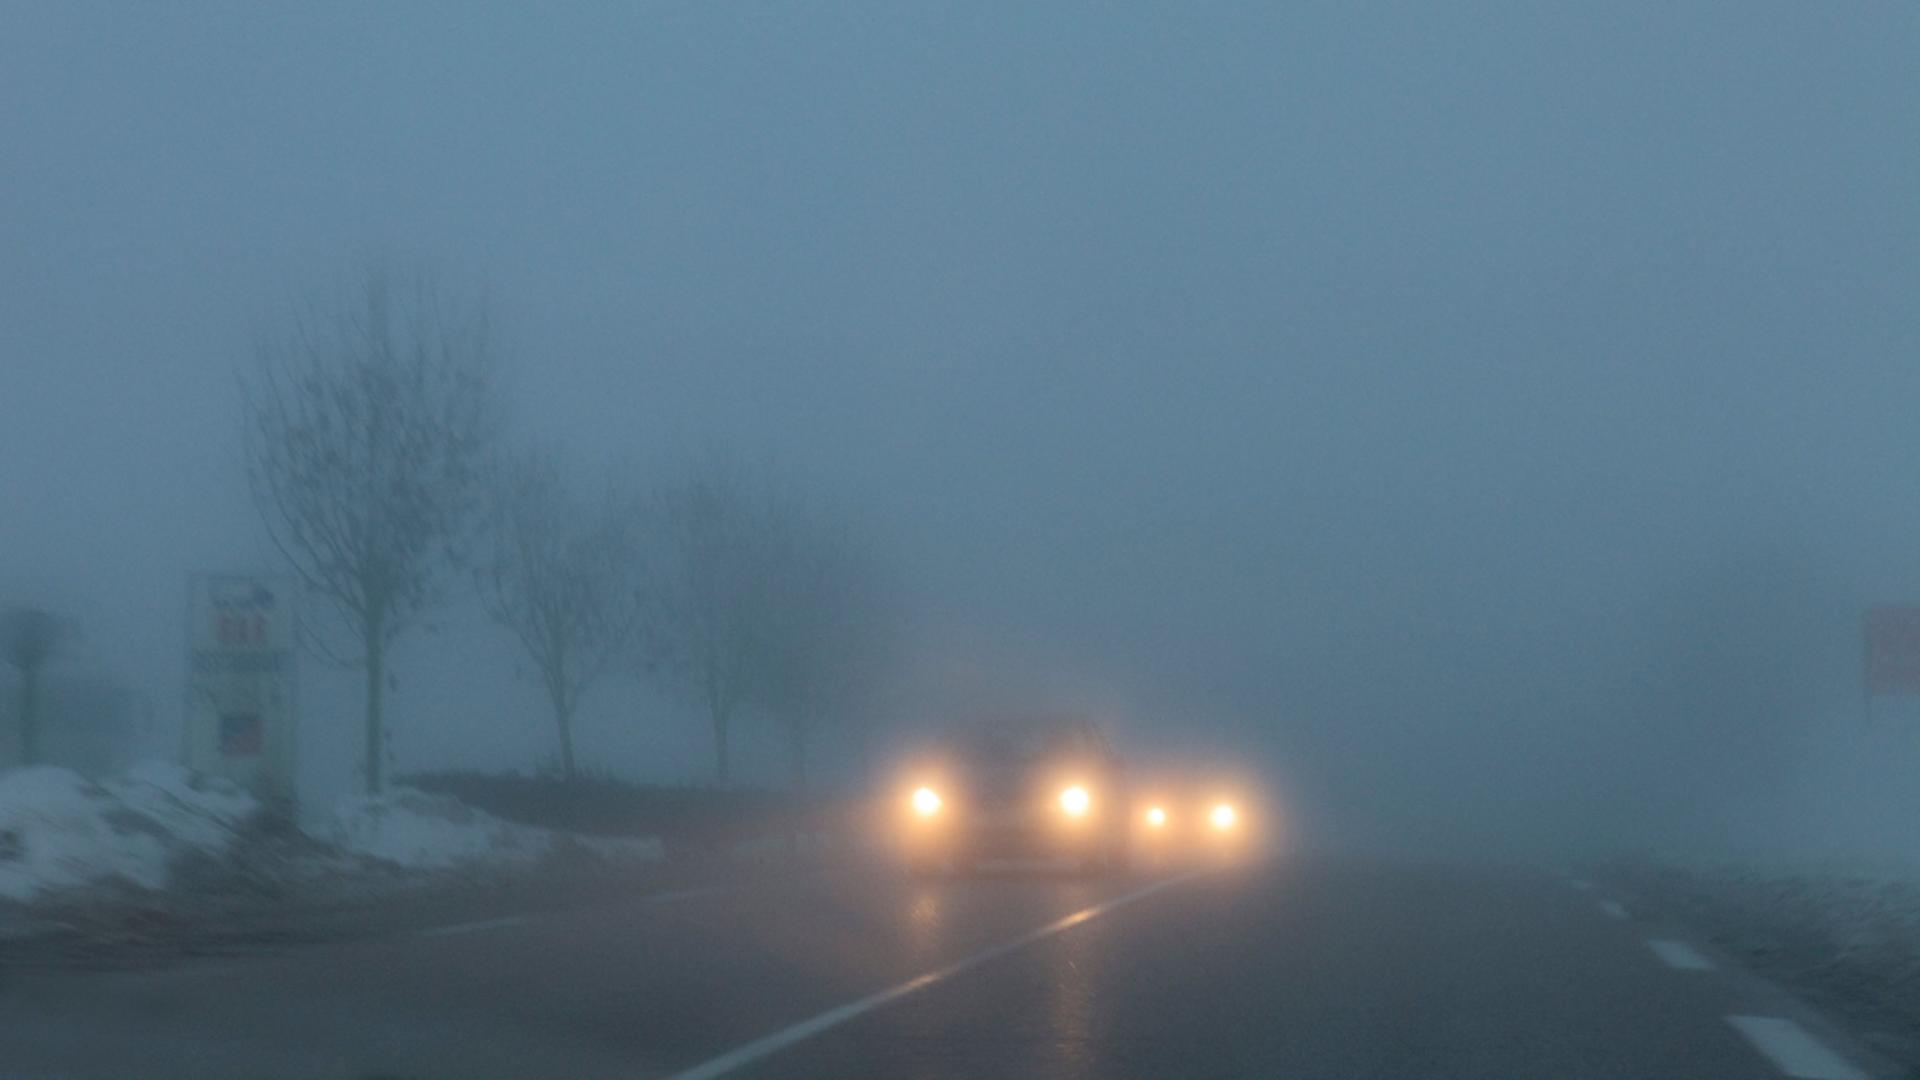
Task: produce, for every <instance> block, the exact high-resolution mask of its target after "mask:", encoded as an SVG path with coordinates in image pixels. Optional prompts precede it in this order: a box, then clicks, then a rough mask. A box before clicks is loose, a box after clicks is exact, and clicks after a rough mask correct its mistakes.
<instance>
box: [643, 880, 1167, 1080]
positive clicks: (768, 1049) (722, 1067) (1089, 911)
mask: <svg viewBox="0 0 1920 1080" xmlns="http://www.w3.org/2000/svg"><path fill="white" fill-rule="evenodd" d="M1203 873H1205V871H1204V870H1194V871H1191V872H1189V873H1185V874H1180V875H1178V876H1177V877H1170V878H1166V879H1163V880H1161V881H1156V882H1154V883H1153V884H1151V885H1148V886H1146V887H1144V888H1140V889H1135V890H1134V891H1132V892H1130V893H1125V894H1122V895H1120V896H1116V897H1114V898H1113V899H1111V900H1107V901H1103V902H1101V903H1098V904H1095V905H1093V906H1092V907H1088V908H1082V909H1080V910H1079V911H1076V912H1074V913H1073V914H1071V915H1068V916H1066V917H1065V918H1062V919H1056V920H1054V921H1053V922H1050V923H1048V924H1046V925H1045V926H1042V927H1040V928H1039V929H1036V930H1030V931H1028V932H1027V933H1024V934H1022V935H1020V936H1019V937H1017V938H1014V939H1012V940H1011V941H1003V942H1001V943H1000V944H998V945H994V946H991V947H989V948H986V949H982V950H981V951H979V952H977V953H974V954H973V955H971V956H968V957H965V958H963V959H960V960H956V961H954V962H953V963H951V964H948V965H947V966H946V967H943V968H937V969H935V970H933V971H929V972H927V973H925V974H923V975H916V976H914V977H913V978H911V979H908V980H907V981H906V982H903V983H897V984H895V985H893V986H890V987H888V988H886V989H885V990H881V991H879V992H878V993H874V994H869V995H867V996H866V997H863V998H861V999H859V1000H858V1001H852V1002H849V1003H847V1004H845V1005H842V1006H840V1007H839V1008H836V1009H828V1010H827V1011H826V1012H823V1013H821V1014H820V1015H818V1016H815V1017H812V1018H811V1019H807V1020H802V1021H800V1022H799V1023H797V1024H794V1025H792V1026H791V1027H785V1028H782V1029H780V1030H779V1031H776V1032H774V1033H773V1034H771V1035H767V1036H763V1037H762V1038H758V1039H755V1040H753V1041H752V1042H750V1043H745V1044H743V1045H741V1046H738V1047H735V1048H734V1049H732V1050H729V1051H727V1052H726V1053H724V1054H721V1055H720V1056H719V1057H716V1058H711V1059H709V1060H707V1061H704V1062H701V1063H700V1064H698V1065H695V1066H694V1067H693V1068H691V1069H688V1070H686V1071H685V1072H680V1073H675V1074H674V1075H673V1077H671V1080H713V1078H714V1077H719V1076H725V1075H726V1074H728V1073H730V1072H732V1071H734V1070H735V1069H740V1068H744V1067H746V1066H748V1065H751V1064H753V1063H754V1062H756V1061H759V1060H760V1059H761V1058H764V1057H767V1056H769V1055H772V1054H777V1053H779V1052H780V1051H782V1050H784V1049H786V1048H787V1047H789V1046H792V1045H793V1044H795V1043H797V1042H801V1041H803V1040H805V1039H811V1038H813V1037H814V1036H815V1035H818V1034H820V1033H821V1032H823V1031H826V1030H827V1029H828V1028H833V1027H838V1026H839V1025H841V1024H844V1023H846V1022H847V1021H849V1020H852V1019H854V1018H855V1017H857V1016H860V1015H862V1014H864V1013H869V1012H872V1011H873V1010H875V1009H878V1008H880V1007H881V1006H883V1005H887V1004H890V1003H892V1002H895V1001H898V1000H899V999H901V998H903V997H906V996H907V995H908V994H911V993H913V992H914V991H916V990H924V989H926V988H927V987H929V986H932V985H933V984H934V983H937V982H942V981H944V980H946V979H951V978H953V977H954V976H955V975H958V974H960V973H962V972H964V971H968V970H970V969H972V968H976V967H979V966H980V965H981V964H984V963H986V962H987V961H989V960H994V959H998V958H999V957H1002V956H1005V955H1006V954H1008V953H1010V952H1013V951H1014V950H1016V949H1021V948H1025V947H1026V946H1028V945H1031V944H1033V943H1034V942H1036V941H1040V940H1042V939H1044V938H1049V937H1052V936H1053V935H1055V934H1058V933H1060V932H1061V931H1062V930H1069V929H1072V928H1073V927H1076V926H1079V925H1080V924H1081V923H1083V922H1087V921H1088V920H1090V919H1097V918H1099V917H1100V916H1102V915H1105V914H1107V913H1108V912H1110V911H1113V910H1114V909H1116V908H1121V907H1125V906H1126V905H1128V904H1131V903H1133V902H1134V901H1136V900H1144V899H1146V898H1147V897H1149V896H1152V895H1153V894H1154V893H1157V892H1159V891H1160V890H1162V889H1165V888H1168V887H1170V886H1173V885H1178V884H1180V883H1181V882H1183V881H1189V880H1191V879H1193V878H1195V877H1198V876H1200V875H1201V874H1203Z"/></svg>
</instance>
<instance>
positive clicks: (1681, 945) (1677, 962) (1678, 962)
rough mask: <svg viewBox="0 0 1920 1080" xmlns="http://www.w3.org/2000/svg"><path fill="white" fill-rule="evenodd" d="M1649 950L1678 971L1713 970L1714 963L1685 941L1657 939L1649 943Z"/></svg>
mask: <svg viewBox="0 0 1920 1080" xmlns="http://www.w3.org/2000/svg"><path fill="white" fill-rule="evenodd" d="M1647 948H1649V949H1652V950H1653V955H1655V956H1657V957H1659V958H1660V961H1661V962H1662V963H1664V964H1666V965H1667V966H1668V967H1670V968H1673V969H1674V970H1676V971H1712V970H1713V961H1711V960H1708V959H1707V958H1706V957H1704V956H1701V955H1700V950H1698V949H1696V948H1694V947H1693V946H1691V945H1689V944H1687V943H1686V942H1684V941H1668V940H1658V939H1656V940H1652V941H1649V942H1647Z"/></svg>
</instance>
